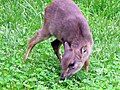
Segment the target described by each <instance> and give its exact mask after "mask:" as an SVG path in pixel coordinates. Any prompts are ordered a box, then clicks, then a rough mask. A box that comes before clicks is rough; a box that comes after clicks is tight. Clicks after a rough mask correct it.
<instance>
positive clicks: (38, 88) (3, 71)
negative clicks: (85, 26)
mask: <svg viewBox="0 0 120 90" xmlns="http://www.w3.org/2000/svg"><path fill="white" fill-rule="evenodd" d="M50 2H51V0H0V90H29V89H31V90H32V89H34V90H120V0H75V2H76V3H77V4H78V6H79V7H80V8H81V10H82V12H83V13H84V15H85V16H86V18H87V20H88V22H89V25H90V27H91V30H92V32H93V38H94V48H93V53H92V56H91V61H90V70H89V72H88V73H87V72H85V71H84V69H82V70H81V71H79V72H78V73H77V74H75V75H74V76H73V77H71V78H70V79H67V80H65V81H60V80H59V79H60V77H59V76H60V72H61V67H60V63H59V61H58V59H57V57H56V56H55V54H54V53H53V50H52V47H51V45H50V42H51V41H53V40H54V37H52V38H50V39H48V40H46V41H44V42H42V43H40V44H38V45H36V47H35V48H34V49H33V51H32V53H31V55H30V57H29V59H28V61H27V62H26V63H25V64H23V63H22V59H23V55H24V53H25V50H26V47H27V42H28V40H29V39H30V38H31V37H32V36H33V35H34V33H35V32H36V31H37V30H38V29H39V28H41V27H42V24H43V15H44V9H45V7H46V6H47V5H48V4H49V3H50Z"/></svg>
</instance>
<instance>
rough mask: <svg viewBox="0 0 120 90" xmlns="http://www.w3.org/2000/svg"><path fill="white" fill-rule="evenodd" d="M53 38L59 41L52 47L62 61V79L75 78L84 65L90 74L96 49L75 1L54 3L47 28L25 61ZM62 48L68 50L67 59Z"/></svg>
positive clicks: (35, 39) (47, 13)
mask: <svg viewBox="0 0 120 90" xmlns="http://www.w3.org/2000/svg"><path fill="white" fill-rule="evenodd" d="M52 35H53V36H55V37H56V40H55V41H53V42H52V43H51V45H52V47H53V50H54V51H55V54H56V55H57V57H58V59H59V60H60V61H61V66H62V75H61V78H62V79H65V78H67V77H69V76H71V75H73V74H74V73H76V72H77V71H79V70H80V69H81V68H82V66H83V65H84V66H85V69H86V70H87V71H88V65H89V57H90V53H91V50H92V45H93V39H92V33H91V32H90V28H89V25H88V22H87V20H86V19H85V17H84V15H83V14H82V12H81V11H80V10H79V8H78V7H77V6H76V4H75V3H74V2H73V1H72V0H53V2H52V3H51V4H50V5H49V6H48V7H47V8H46V9H45V20H44V25H43V28H42V29H41V30H39V31H38V32H37V34H36V35H35V36H34V37H33V38H32V39H31V40H30V41H29V44H28V49H27V52H26V54H25V60H26V59H27V58H28V55H29V53H30V51H31V50H32V48H33V47H34V46H35V45H36V44H37V43H39V42H41V41H43V40H44V39H47V38H49V37H50V36H52ZM61 44H63V45H64V49H65V52H64V55H63V57H61V54H60V52H59V48H60V45H61ZM71 67H72V68H71Z"/></svg>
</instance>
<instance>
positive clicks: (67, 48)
mask: <svg viewBox="0 0 120 90" xmlns="http://www.w3.org/2000/svg"><path fill="white" fill-rule="evenodd" d="M69 49H70V46H69V44H68V43H67V42H65V51H67V50H69Z"/></svg>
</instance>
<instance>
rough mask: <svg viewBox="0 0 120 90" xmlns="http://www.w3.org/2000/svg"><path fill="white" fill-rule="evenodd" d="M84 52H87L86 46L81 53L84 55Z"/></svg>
mask: <svg viewBox="0 0 120 90" xmlns="http://www.w3.org/2000/svg"><path fill="white" fill-rule="evenodd" d="M86 52H87V46H84V47H82V49H81V53H82V54H84V53H86Z"/></svg>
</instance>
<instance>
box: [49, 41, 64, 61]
mask: <svg viewBox="0 0 120 90" xmlns="http://www.w3.org/2000/svg"><path fill="white" fill-rule="evenodd" d="M61 44H62V42H60V41H59V40H58V39H56V40H54V41H53V42H51V45H52V47H53V50H54V52H55V54H56V56H57V57H58V59H59V60H60V61H61V58H62V56H61V53H60V51H59V49H60V46H61Z"/></svg>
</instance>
